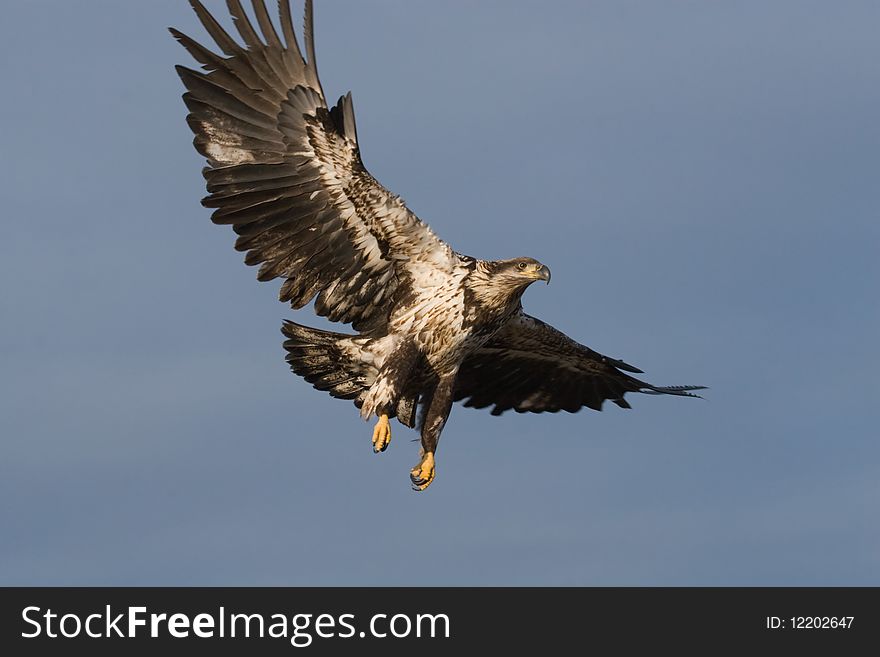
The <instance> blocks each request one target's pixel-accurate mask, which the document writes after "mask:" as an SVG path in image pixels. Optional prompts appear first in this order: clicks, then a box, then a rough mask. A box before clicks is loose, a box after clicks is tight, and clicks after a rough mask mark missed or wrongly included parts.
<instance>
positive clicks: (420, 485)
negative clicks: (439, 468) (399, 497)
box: [409, 452, 434, 490]
mask: <svg viewBox="0 0 880 657" xmlns="http://www.w3.org/2000/svg"><path fill="white" fill-rule="evenodd" d="M409 478H410V479H411V480H412V487H413V490H425V489H426V488H427V487H428V486H430V485H431V482H432V481H434V453H433V452H428V453H427V454H425V455H424V456H423V457H422V462H421V463H419V464H418V465H417V466H416V467H414V468H413V469H412V470H410V471H409Z"/></svg>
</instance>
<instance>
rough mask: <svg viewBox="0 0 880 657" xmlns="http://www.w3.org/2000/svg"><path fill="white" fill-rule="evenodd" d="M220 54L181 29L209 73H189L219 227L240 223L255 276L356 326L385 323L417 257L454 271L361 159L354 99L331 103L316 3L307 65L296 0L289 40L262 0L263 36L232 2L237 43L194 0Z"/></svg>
mask: <svg viewBox="0 0 880 657" xmlns="http://www.w3.org/2000/svg"><path fill="white" fill-rule="evenodd" d="M190 3H191V4H192V6H193V9H195V12H196V14H197V16H198V18H199V20H201V22H202V24H203V25H204V26H205V29H206V30H207V31H208V33H209V34H210V35H211V37H212V38H213V39H214V41H215V42H216V43H217V46H218V47H219V48H220V50H221V51H222V52H223V53H224V54H225V55H226V56H225V57H224V56H220V55H218V54H215V53H214V52H212V51H210V50H208V49H207V48H205V47H203V46H201V45H200V44H198V43H197V42H195V41H194V40H193V39H191V38H189V37H188V36H186V35H184V34H182V33H181V32H179V31H177V30H175V29H173V28H172V29H171V33H172V34H173V35H174V37H175V38H176V39H177V40H178V41H179V42H180V43H181V44H182V45H183V46H184V48H186V49H187V50H188V51H189V52H190V54H192V56H193V57H194V58H195V59H196V60H198V61H199V62H200V63H201V64H202V65H203V68H204V69H205V70H206V71H207V73H202V72H199V71H194V70H191V69H188V68H185V67H183V66H178V67H177V72H178V73H179V75H180V78H181V80H183V83H184V85H185V86H186V88H187V90H188V91H187V92H186V93H185V94H184V95H183V99H184V101H185V103H186V106H187V107H188V108H189V110H190V114H189V116H188V117H187V122H188V123H189V125H190V127H191V128H192V130H193V132H194V133H195V139H194V144H195V147H196V149H197V150H198V151H199V153H201V154H202V155H204V156H205V157H207V158H208V165H209V166H208V167H206V168H205V169H204V171H203V173H204V176H205V179H206V181H207V188H208V192H209V193H210V195H209V196H207V197H206V198H205V199H203V201H202V203H203V204H204V205H205V206H206V207H210V208H216V210H215V211H214V213H213V215H212V220H213V221H214V222H215V223H218V224H231V225H232V227H233V230H235V232H236V233H238V235H239V238H238V240H237V241H236V243H235V248H236V249H238V250H240V251H247V255H246V257H245V262H246V263H248V264H250V265H256V264H261V267H260V270H259V273H258V274H257V277H258V278H259V279H260V280H271V279H273V278H276V277H283V278H286V279H287V280H286V281H285V282H284V284H283V285H282V287H281V293H280V296H281V300H282V301H289V302H290V303H291V305H292V306H293V307H294V308H300V307H302V306H304V305H305V304H307V303H308V302H309V301H310V300H311V299H312V298H314V297H315V295H316V294H317V295H318V297H317V299H316V301H315V310H316V311H317V312H318V314H320V315H325V316H327V317H328V318H329V319H331V320H333V321H341V322H346V323H349V322H350V323H352V324H353V326H354V328H355V329H356V330H367V329H369V328H371V327H374V326H376V325H380V324H381V323H382V322H384V321H385V319H386V317H387V310H388V304H389V303H390V302H391V300H392V299H393V296H394V292H395V290H396V288H397V286H398V284H399V283H400V280H401V279H402V278H405V276H403V275H402V274H403V272H402V269H401V268H405V267H406V266H407V263H409V262H411V261H413V260H420V261H423V262H424V261H428V262H429V263H430V264H431V265H433V266H436V267H442V268H447V267H450V266H451V263H452V259H453V252H452V250H451V249H450V248H449V246H448V245H447V244H445V243H444V242H442V241H441V240H440V239H439V238H437V237H436V236H435V235H434V234H433V233H432V232H431V230H430V229H429V228H428V227H427V226H426V225H425V224H423V223H422V222H421V221H419V219H418V217H416V216H415V215H414V214H413V213H412V212H410V211H409V209H408V208H407V207H406V206H405V205H404V203H403V201H402V200H401V199H400V198H398V197H397V196H395V195H393V194H391V193H390V192H389V191H388V190H386V189H385V188H384V187H382V186H381V185H380V184H379V183H378V182H376V180H375V179H374V178H373V177H372V176H371V175H370V174H369V173H368V172H367V170H366V169H365V168H364V166H363V163H362V162H361V158H360V153H359V150H358V143H357V131H356V129H355V121H354V109H353V106H352V102H351V94H350V93H349V94H347V95H345V96H343V97H342V98H340V99H339V102H338V103H337V104H336V106H335V107H333V108H328V106H327V102H326V99H325V97H324V92H323V90H322V88H321V83H320V81H319V80H318V71H317V69H316V67H315V48H314V37H313V27H312V3H311V1H310V0H307V1H306V13H305V30H304V32H305V34H304V42H305V49H306V53H307V56H308V60H306V59H305V58H304V57H303V55H302V53H301V51H300V49H299V45H298V44H297V40H296V36H295V34H294V30H293V23H292V20H291V15H290V6H289V4H288V2H287V0H282V1H281V2H279V3H278V4H279V12H280V21H281V22H280V25H281V31H282V36H283V40H282V38H281V37H279V35H278V33H277V32H276V30H275V28H274V26H273V25H272V21H271V19H270V17H269V14H268V12H267V11H266V7H265V5H264V3H263V0H253V2H252V4H253V9H254V15H255V16H256V19H257V23H258V24H259V28H260V32H261V33H262V37H261V36H260V35H258V33H257V30H255V29H254V26H253V24H252V23H251V21H250V20H249V19H248V16H247V14H246V13H245V11H244V9H243V8H242V6H241V3H240V2H239V0H228V1H227V5H228V7H229V11H230V13H231V14H232V17H233V20H234V22H235V26H236V28H237V29H238V32H239V34H240V35H241V38H242V40H243V41H244V45H243V46H242V45H239V44H238V43H236V41H235V40H234V39H233V38H232V37H231V36H230V35H229V34H228V33H227V32H226V31H225V30H224V29H223V28H222V27H221V26H220V24H219V23H217V21H216V20H215V19H214V18H213V17H212V16H211V14H209V13H208V11H207V10H206V9H205V8H204V7H203V6H202V5H201V3H200V2H198V0H190Z"/></svg>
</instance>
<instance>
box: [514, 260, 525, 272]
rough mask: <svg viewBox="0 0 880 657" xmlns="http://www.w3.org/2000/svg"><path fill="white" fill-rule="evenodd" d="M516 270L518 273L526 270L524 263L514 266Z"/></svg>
mask: <svg viewBox="0 0 880 657" xmlns="http://www.w3.org/2000/svg"><path fill="white" fill-rule="evenodd" d="M516 268H517V269H519V270H520V271H522V270H523V269H525V268H526V263H524V262H518V263H517V265H516Z"/></svg>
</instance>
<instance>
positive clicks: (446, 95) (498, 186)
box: [0, 0, 880, 585]
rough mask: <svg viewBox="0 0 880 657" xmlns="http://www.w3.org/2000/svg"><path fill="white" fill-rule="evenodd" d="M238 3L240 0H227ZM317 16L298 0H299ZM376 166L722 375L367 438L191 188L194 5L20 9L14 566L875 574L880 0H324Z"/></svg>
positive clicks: (604, 577) (12, 75)
mask: <svg viewBox="0 0 880 657" xmlns="http://www.w3.org/2000/svg"><path fill="white" fill-rule="evenodd" d="M209 7H211V8H212V9H214V11H215V12H216V13H218V14H220V15H224V14H225V9H224V6H223V4H222V3H219V2H213V3H209ZM295 11H296V14H297V15H298V14H299V11H300V10H299V9H298V8H297V9H296V10H295ZM316 21H317V28H316V32H317V35H316V36H317V47H318V63H319V68H320V71H321V77H322V81H323V83H324V87H325V89H326V90H327V92H328V94H330V95H332V96H333V97H334V98H335V97H336V96H338V95H340V94H342V93H344V92H346V91H348V90H349V89H350V90H352V92H353V95H354V100H355V107H356V109H357V118H358V129H359V135H360V139H361V143H362V150H363V153H364V160H365V163H366V164H367V166H368V167H369V168H370V170H371V171H372V173H373V174H374V175H376V177H377V178H379V179H380V180H381V181H382V182H383V183H384V184H385V185H386V186H388V187H389V188H390V189H392V190H394V191H396V192H398V193H400V194H402V195H403V196H404V197H405V198H406V199H407V201H408V203H409V205H410V207H411V208H412V209H413V210H414V211H416V212H417V213H418V214H419V215H420V216H421V217H422V218H423V219H424V220H426V221H428V222H429V223H430V224H431V225H432V226H433V227H434V228H435V230H436V231H437V232H438V233H439V234H440V235H441V236H442V237H443V238H444V239H446V240H447V241H449V242H450V243H451V244H452V245H453V246H454V247H455V248H456V249H458V250H459V251H461V252H464V253H467V254H471V255H475V256H478V257H485V258H503V257H511V256H516V255H530V256H533V257H536V258H538V259H540V260H541V261H543V262H545V263H547V264H548V265H549V266H550V267H551V269H552V270H553V284H552V285H550V286H549V287H547V286H540V287H539V286H535V287H534V288H532V289H530V290H529V291H528V292H527V294H526V297H525V299H524V302H525V305H526V309H527V310H528V311H529V312H531V313H532V314H535V315H537V316H539V317H541V318H543V319H545V320H546V321H548V322H550V323H552V324H553V325H555V326H557V327H558V328H560V329H561V330H563V331H566V332H567V333H569V334H570V335H571V336H572V337H574V338H575V339H577V340H579V341H581V342H584V343H586V344H588V345H590V346H591V347H593V348H594V349H597V350H599V351H602V352H604V353H607V354H609V355H610V356H615V357H620V358H624V359H626V360H627V361H628V362H631V363H634V364H635V365H637V366H639V367H640V368H642V369H644V370H645V371H646V378H647V379H648V380H650V381H652V382H654V383H657V384H661V385H662V384H705V385H708V386H711V390H709V391H708V394H707V395H706V397H707V399H706V400H705V401H700V400H688V399H677V398H660V397H647V396H633V398H632V399H631V401H632V404H633V406H634V409H633V410H632V411H623V410H621V409H618V408H616V407H614V406H611V407H610V408H608V409H606V411H605V412H603V413H595V412H593V411H590V410H584V411H582V412H581V413H578V414H575V415H569V414H560V415H538V416H534V415H531V416H520V415H516V414H506V415H505V416H503V417H501V418H493V417H491V416H489V414H488V413H487V412H486V411H475V410H471V409H464V408H461V407H455V408H454V409H453V413H452V416H451V418H450V421H449V423H448V425H447V427H446V431H445V432H444V435H443V438H442V440H441V443H440V448H439V452H438V469H437V473H438V475H437V480H436V481H435V482H434V484H433V485H432V486H431V488H430V489H429V490H428V491H426V492H425V493H423V494H417V493H414V492H412V491H411V490H410V487H409V477H408V470H409V468H410V467H411V466H412V465H413V464H414V463H415V462H416V460H417V443H414V442H412V440H413V439H415V438H416V434H415V433H414V432H411V431H409V430H406V429H404V428H403V427H399V426H397V425H395V427H394V439H393V442H392V444H391V447H390V448H389V450H388V451H387V452H386V453H384V454H382V455H374V454H373V453H372V451H371V448H370V434H371V429H370V427H369V426H368V425H367V424H365V423H363V422H362V421H361V420H360V419H359V417H358V414H357V412H356V409H355V408H354V407H353V406H352V405H350V404H349V403H348V402H341V401H337V400H332V399H331V398H329V396H327V395H325V394H324V393H320V392H317V391H314V390H312V389H311V388H310V387H309V386H308V385H307V384H305V383H304V382H303V381H302V380H300V379H297V378H296V377H294V376H293V375H292V374H291V373H290V372H289V371H288V370H287V367H286V365H285V363H284V358H283V350H282V347H281V341H282V338H281V335H280V333H279V327H280V324H281V320H282V319H283V318H293V319H295V320H296V321H298V322H301V323H311V324H312V325H315V326H324V325H325V324H324V323H323V322H322V321H320V320H318V319H317V318H315V317H314V315H313V314H312V313H311V312H309V311H307V310H304V311H299V312H294V311H291V310H290V309H289V308H285V306H283V305H281V304H279V303H278V302H277V301H276V300H275V298H276V294H277V288H278V285H277V283H264V284H258V283H257V282H256V280H255V271H254V270H253V269H249V268H247V267H245V265H244V264H243V263H242V257H241V254H237V253H236V252H235V251H234V250H233V249H232V242H233V236H232V233H231V231H229V230H228V229H227V228H224V227H217V226H214V225H212V224H211V222H210V221H209V219H208V214H209V213H208V211H207V210H205V209H204V208H202V207H201V206H200V205H199V203H198V201H199V199H200V198H201V196H202V195H203V193H204V186H203V180H202V178H201V175H200V169H201V166H202V164H203V162H202V159H201V158H200V157H199V156H198V155H197V154H196V153H195V151H194V150H193V149H192V146H191V139H192V135H191V133H190V131H189V129H188V128H187V126H186V124H185V122H184V116H185V114H186V112H185V108H184V106H183V103H182V102H181V100H180V94H181V91H182V89H181V85H180V82H179V80H178V78H177V77H176V75H175V73H174V70H173V65H174V64H177V63H190V62H189V60H188V55H187V54H186V53H185V52H184V51H183V50H182V49H181V48H180V47H179V46H178V45H177V44H176V43H175V42H174V40H173V39H172V38H171V37H170V36H169V34H168V33H167V31H166V29H165V28H166V27H168V26H172V25H173V26H175V27H178V28H180V29H182V30H183V31H184V32H187V33H189V34H191V35H193V36H197V37H198V38H200V39H202V40H205V39H206V36H205V34H204V32H203V31H202V29H201V28H200V26H199V25H198V24H197V22H196V20H195V17H194V15H193V13H192V11H191V10H190V8H189V7H188V5H187V4H186V3H185V2H183V1H173V2H172V1H169V0H165V1H161V2H158V1H157V2H148V3H147V2H141V3H134V2H126V3H123V2H117V1H115V0H114V1H111V0H102V1H99V0H88V1H87V2H76V3H73V2H62V1H60V0H56V1H52V2H49V1H43V2H16V3H7V6H5V7H4V10H3V21H2V23H0V76H2V77H0V79H2V83H3V89H4V94H3V101H2V103H0V122H2V125H3V130H2V131H0V144H2V157H0V198H2V205H3V210H2V213H3V218H2V222H3V239H2V241H0V301H2V306H0V307H2V313H3V321H2V322H0V362H2V367H0V371H2V375H0V500H2V501H0V526H2V528H3V529H2V532H0V583H2V584H109V585H124V584H143V585H149V584H157V585H161V584H177V585H189V584H207V585H221V584H230V585H243V584H254V585H261V584H290V585H306V584H309V585H345V584H357V585H377V584H378V585H410V584H412V585H416V584H423V585H428V584H435V585H442V584H448V585H455V584H459V585H488V584H526V585H533V584H534V585H537V584H545V585H686V584H690V585H746V584H759V585H783V584H787V585H807V584H819V585H832V584H839V585H857V584H873V585H878V584H880V526H878V521H880V518H878V505H880V476H878V474H880V473H878V466H880V441H878V430H877V426H878V420H880V417H878V416H880V411H878V408H880V405H878V392H880V390H878V388H880V386H878V384H877V372H878V366H880V357H878V350H877V346H876V340H877V336H878V335H880V314H878V295H877V288H878V283H880V266H878V255H880V250H878V249H880V222H878V219H880V194H878V190H880V184H878V183H880V181H878V176H880V121H878V116H880V40H878V39H877V26H878V24H880V5H878V3H876V2H835V3H830V2H801V1H790V2H782V1H779V2H763V1H751V2H726V3H703V2H694V1H689V2H683V1H672V0H670V1H666V2H652V1H647V0H645V1H642V2H620V1H617V0H614V1H612V0H606V1H601V2H599V1H597V2H580V1H579V2H548V3H543V4H540V3H539V4H536V3H534V2H507V1H505V2H500V1H496V2H487V1H484V2H479V3H476V2H463V1H456V2H452V1H450V2H442V3H439V2H428V1H420V2H409V1H408V2H404V1H402V0H399V1H381V2H380V1H376V2H354V1H346V2H343V1H341V0H340V1H335V2H318V6H317V8H316Z"/></svg>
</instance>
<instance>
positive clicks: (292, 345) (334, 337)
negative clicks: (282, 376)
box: [281, 321, 371, 399]
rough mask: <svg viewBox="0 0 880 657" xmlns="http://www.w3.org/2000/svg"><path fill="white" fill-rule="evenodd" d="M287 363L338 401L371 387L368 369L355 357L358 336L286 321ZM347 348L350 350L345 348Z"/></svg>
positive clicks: (283, 330)
mask: <svg viewBox="0 0 880 657" xmlns="http://www.w3.org/2000/svg"><path fill="white" fill-rule="evenodd" d="M281 332H282V333H283V334H284V336H285V337H286V338H287V340H285V341H284V348H285V349H286V350H287V358H286V360H287V362H288V364H289V365H290V369H292V370H293V372H294V373H295V374H298V375H299V376H301V377H303V378H304V379H305V380H306V381H308V382H309V383H311V384H312V385H313V386H314V387H315V388H317V389H318V390H325V391H327V392H329V393H330V394H331V395H333V396H334V397H337V398H338V399H356V398H357V397H358V396H359V395H361V393H363V392H365V391H366V390H367V389H368V388H369V387H370V383H369V377H370V374H371V373H370V372H369V369H368V368H367V367H366V366H365V365H364V363H363V362H361V361H360V360H359V359H357V358H354V357H353V355H352V348H353V347H356V343H355V342H354V341H355V340H357V337H356V336H351V335H345V334H343V333H334V332H332V331H322V330H320V329H314V328H309V327H308V326H301V325H300V324H294V323H293V322H291V321H285V322H284V326H282V327H281ZM346 347H348V348H347V349H346Z"/></svg>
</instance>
